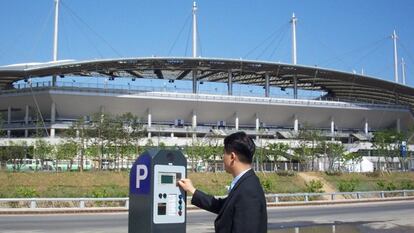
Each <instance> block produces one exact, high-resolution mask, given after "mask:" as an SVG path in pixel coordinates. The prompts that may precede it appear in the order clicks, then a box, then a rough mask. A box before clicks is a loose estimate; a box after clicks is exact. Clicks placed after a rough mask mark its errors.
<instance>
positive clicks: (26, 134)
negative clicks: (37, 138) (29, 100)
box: [24, 105, 29, 138]
mask: <svg viewBox="0 0 414 233" xmlns="http://www.w3.org/2000/svg"><path fill="white" fill-rule="evenodd" d="M24 124H25V129H24V137H25V138H27V137H29V130H28V129H27V127H28V124H29V105H26V108H25V114H24Z"/></svg>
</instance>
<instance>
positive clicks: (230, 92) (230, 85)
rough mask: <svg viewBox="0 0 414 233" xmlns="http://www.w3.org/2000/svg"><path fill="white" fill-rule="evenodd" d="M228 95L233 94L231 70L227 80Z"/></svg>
mask: <svg viewBox="0 0 414 233" xmlns="http://www.w3.org/2000/svg"><path fill="white" fill-rule="evenodd" d="M227 88H228V95H233V73H232V72H231V71H230V70H229V76H228V81H227Z"/></svg>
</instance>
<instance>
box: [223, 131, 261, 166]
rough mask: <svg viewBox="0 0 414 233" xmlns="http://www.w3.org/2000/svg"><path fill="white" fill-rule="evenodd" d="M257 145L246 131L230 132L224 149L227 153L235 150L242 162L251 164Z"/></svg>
mask: <svg viewBox="0 0 414 233" xmlns="http://www.w3.org/2000/svg"><path fill="white" fill-rule="evenodd" d="M255 150H256V145H255V144H254V142H253V140H252V139H251V138H250V137H249V136H247V134H246V133H245V132H237V133H233V134H230V135H229V136H227V137H225V138H224V151H225V152H226V153H227V154H230V153H231V152H234V153H235V154H236V155H237V157H238V158H239V160H240V162H242V163H248V164H251V163H252V161H253V155H254V151H255Z"/></svg>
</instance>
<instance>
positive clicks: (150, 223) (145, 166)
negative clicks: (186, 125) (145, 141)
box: [128, 149, 187, 233]
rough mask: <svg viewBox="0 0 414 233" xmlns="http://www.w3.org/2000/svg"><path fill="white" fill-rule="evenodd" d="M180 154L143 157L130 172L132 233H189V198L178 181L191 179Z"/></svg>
mask: <svg viewBox="0 0 414 233" xmlns="http://www.w3.org/2000/svg"><path fill="white" fill-rule="evenodd" d="M186 167H187V160H186V158H185V157H184V155H183V154H182V153H181V152H180V151H178V150H159V149H151V150H147V151H145V152H144V153H142V154H141V155H140V156H139V157H138V158H137V160H136V161H135V163H134V165H133V166H132V168H131V172H130V182H129V216H128V233H164V232H165V233H167V232H168V233H171V232H173V233H185V231H186V215H187V214H186V194H185V192H184V191H183V190H182V189H180V188H179V186H178V184H177V181H178V180H180V179H182V178H185V177H186V176H187V171H186Z"/></svg>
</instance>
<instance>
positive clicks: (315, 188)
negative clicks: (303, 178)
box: [305, 180, 323, 193]
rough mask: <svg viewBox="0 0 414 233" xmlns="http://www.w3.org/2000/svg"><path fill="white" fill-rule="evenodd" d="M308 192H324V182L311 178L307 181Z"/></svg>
mask: <svg viewBox="0 0 414 233" xmlns="http://www.w3.org/2000/svg"><path fill="white" fill-rule="evenodd" d="M305 186H306V189H305V190H306V192H307V193H321V192H323V190H322V188H323V184H322V182H321V181H320V180H311V181H310V182H309V183H306V182H305Z"/></svg>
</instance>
